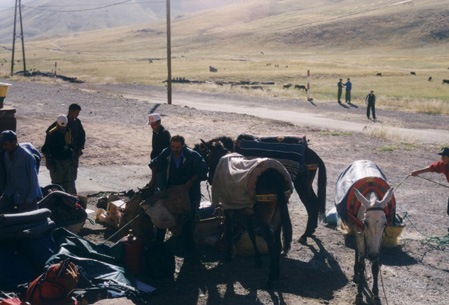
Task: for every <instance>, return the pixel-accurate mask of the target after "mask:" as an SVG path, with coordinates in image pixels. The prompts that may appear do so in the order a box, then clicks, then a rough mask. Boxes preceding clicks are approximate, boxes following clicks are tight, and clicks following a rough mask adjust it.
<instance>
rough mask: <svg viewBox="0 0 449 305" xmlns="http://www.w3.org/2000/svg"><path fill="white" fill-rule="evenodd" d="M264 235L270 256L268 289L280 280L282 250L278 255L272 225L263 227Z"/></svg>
mask: <svg viewBox="0 0 449 305" xmlns="http://www.w3.org/2000/svg"><path fill="white" fill-rule="evenodd" d="M262 234H263V237H264V239H265V241H266V243H267V246H268V253H269V254H270V271H269V275H268V280H267V282H266V288H271V287H272V286H273V283H274V281H276V280H277V279H278V278H279V259H280V249H279V251H278V253H277V254H276V245H275V244H276V243H275V241H274V236H273V232H272V231H271V228H270V225H267V224H263V225H262Z"/></svg>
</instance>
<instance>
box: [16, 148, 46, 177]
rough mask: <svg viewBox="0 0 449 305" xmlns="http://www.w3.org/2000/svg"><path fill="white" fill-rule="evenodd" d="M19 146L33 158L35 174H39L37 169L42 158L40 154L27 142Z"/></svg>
mask: <svg viewBox="0 0 449 305" xmlns="http://www.w3.org/2000/svg"><path fill="white" fill-rule="evenodd" d="M20 146H21V147H22V148H23V149H25V150H26V151H27V152H29V153H30V155H32V156H33V158H34V162H35V163H36V172H37V173H38V174H39V168H40V166H41V160H42V156H41V154H40V152H39V151H38V150H37V149H36V147H34V145H33V144H31V143H29V142H25V143H20Z"/></svg>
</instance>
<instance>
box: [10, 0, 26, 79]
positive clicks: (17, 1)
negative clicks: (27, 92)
mask: <svg viewBox="0 0 449 305" xmlns="http://www.w3.org/2000/svg"><path fill="white" fill-rule="evenodd" d="M17 8H19V21H20V39H21V40H22V56H23V59H22V60H23V72H24V73H26V71H27V68H26V60H25V41H24V38H23V23H22V0H16V7H15V9H14V30H13V31H14V33H13V36H12V57H11V76H14V52H15V49H16V48H15V46H16V36H17V35H16V24H17Z"/></svg>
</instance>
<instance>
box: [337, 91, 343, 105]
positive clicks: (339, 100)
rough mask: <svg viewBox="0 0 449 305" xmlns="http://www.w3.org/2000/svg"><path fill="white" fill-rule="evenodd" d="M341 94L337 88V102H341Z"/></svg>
mask: <svg viewBox="0 0 449 305" xmlns="http://www.w3.org/2000/svg"><path fill="white" fill-rule="evenodd" d="M341 94H342V91H341V90H338V94H337V101H338V102H339V103H340V102H341Z"/></svg>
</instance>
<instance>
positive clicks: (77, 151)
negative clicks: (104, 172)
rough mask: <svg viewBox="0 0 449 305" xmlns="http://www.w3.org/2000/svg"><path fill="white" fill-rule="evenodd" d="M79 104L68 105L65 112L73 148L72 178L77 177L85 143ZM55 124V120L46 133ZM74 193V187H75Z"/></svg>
mask: <svg viewBox="0 0 449 305" xmlns="http://www.w3.org/2000/svg"><path fill="white" fill-rule="evenodd" d="M80 111H81V106H80V105H78V104H76V103H73V104H70V106H69V112H68V113H67V120H68V123H67V127H68V128H69V129H70V132H71V135H72V144H71V145H72V149H73V160H72V166H73V171H74V172H73V173H74V175H75V176H74V179H75V181H76V179H77V178H78V167H79V159H80V157H81V155H82V154H83V149H84V144H85V143H86V132H85V131H84V127H83V124H81V121H80V119H78V116H79V115H80ZM56 125H57V122H56V121H55V122H54V123H53V124H51V125H50V127H48V129H47V134H48V132H49V131H50V130H52V129H53V128H55V127H56ZM75 193H76V189H75Z"/></svg>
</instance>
